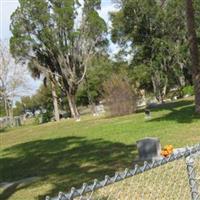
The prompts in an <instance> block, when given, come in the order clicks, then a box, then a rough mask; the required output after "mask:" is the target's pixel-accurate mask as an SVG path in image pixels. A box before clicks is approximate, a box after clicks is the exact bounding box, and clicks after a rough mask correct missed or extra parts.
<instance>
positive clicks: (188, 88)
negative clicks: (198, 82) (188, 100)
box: [182, 85, 194, 96]
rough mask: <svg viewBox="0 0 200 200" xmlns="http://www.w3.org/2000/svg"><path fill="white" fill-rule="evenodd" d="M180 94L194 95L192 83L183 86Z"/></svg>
mask: <svg viewBox="0 0 200 200" xmlns="http://www.w3.org/2000/svg"><path fill="white" fill-rule="evenodd" d="M182 94H183V96H185V95H190V96H192V95H194V86H192V85H188V86H185V87H184V88H183V89H182Z"/></svg>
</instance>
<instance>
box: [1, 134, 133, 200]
mask: <svg viewBox="0 0 200 200" xmlns="http://www.w3.org/2000/svg"><path fill="white" fill-rule="evenodd" d="M12 153H13V154H14V155H17V156H16V157H11V156H9V155H12ZM3 154H4V158H2V159H0V163H1V165H0V171H1V173H0V176H1V177H0V179H1V180H2V181H3V182H9V181H16V180H19V179H23V178H27V177H33V176H36V177H42V178H43V179H44V180H45V181H46V182H48V183H51V184H52V185H53V189H52V190H51V191H50V192H49V194H48V195H50V196H55V195H57V193H58V192H59V191H65V192H66V191H67V190H69V189H70V188H71V187H72V186H75V187H80V186H81V185H82V183H83V182H88V181H91V180H92V179H94V178H98V179H101V178H103V177H104V176H105V175H106V174H108V175H113V174H114V172H115V171H116V170H117V171H118V170H121V169H124V168H126V167H130V166H131V163H132V161H133V159H134V158H135V157H136V146H135V145H125V144H122V143H113V142H110V141H105V140H102V139H94V140H88V139H86V138H84V137H64V138H58V139H52V140H38V141H33V142H28V143H24V144H19V145H16V146H13V147H11V148H8V149H5V150H4V151H3ZM14 192H16V190H12V192H11V193H10V194H6V195H5V194H4V195H5V196H6V199H7V198H9V196H11V195H12V194H13V193H14ZM45 195H46V194H45ZM4 199H5V198H4ZM38 199H44V196H40V197H38Z"/></svg>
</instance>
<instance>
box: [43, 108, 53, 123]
mask: <svg viewBox="0 0 200 200" xmlns="http://www.w3.org/2000/svg"><path fill="white" fill-rule="evenodd" d="M52 117H53V114H52V112H51V111H49V110H47V111H46V112H45V113H43V114H42V123H47V122H50V121H51V119H52Z"/></svg>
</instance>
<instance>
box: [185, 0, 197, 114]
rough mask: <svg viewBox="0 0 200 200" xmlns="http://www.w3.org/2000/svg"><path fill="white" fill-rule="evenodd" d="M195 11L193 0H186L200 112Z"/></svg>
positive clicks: (193, 69)
mask: <svg viewBox="0 0 200 200" xmlns="http://www.w3.org/2000/svg"><path fill="white" fill-rule="evenodd" d="M194 12H195V11H194V7H193V1H192V0H186V16H187V28H188V36H189V38H188V41H189V46H190V54H191V61H192V79H193V84H194V91H195V111H196V113H199V114H200V63H199V50H198V42H197V34H196V30H195V17H194V16H195V14H194Z"/></svg>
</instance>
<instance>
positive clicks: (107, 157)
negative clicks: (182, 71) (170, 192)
mask: <svg viewBox="0 0 200 200" xmlns="http://www.w3.org/2000/svg"><path fill="white" fill-rule="evenodd" d="M193 110H194V105H193V100H192V99H191V98H189V99H184V100H180V101H177V102H175V103H169V104H165V105H163V106H160V107H157V108H154V109H152V119H151V120H148V121H146V120H145V119H144V112H142V111H141V112H138V113H137V114H132V115H128V116H123V117H115V118H106V117H101V118H98V117H91V116H84V117H83V118H82V120H81V121H80V122H74V121H73V120H71V119H70V120H64V121H61V122H51V123H48V124H43V125H39V126H37V125H27V126H24V127H20V128H15V129H10V130H7V131H4V132H1V133H0V148H1V150H0V199H4V200H6V199H9V200H22V199H23V200H34V199H38V200H42V199H44V196H45V195H47V194H48V195H50V196H55V195H56V194H57V193H58V192H59V191H64V192H66V191H68V190H69V189H70V188H71V187H72V186H75V187H79V186H80V185H81V184H82V183H83V182H88V181H91V180H92V179H94V178H98V179H101V178H103V177H104V175H105V174H108V175H113V174H114V172H115V171H120V170H122V169H124V168H128V167H131V163H132V161H133V159H134V158H135V157H136V156H137V151H136V146H135V142H136V141H137V140H139V139H141V138H144V137H159V138H160V140H161V144H162V145H166V144H172V145H173V146H174V147H182V146H186V145H192V144H195V143H198V142H199V141H200V118H199V117H198V116H196V115H194V114H193ZM31 177H38V178H39V180H38V179H37V180H36V181H33V182H28V181H27V178H31ZM19 180H21V181H19ZM15 181H18V182H15ZM2 182H7V183H9V182H15V184H13V185H12V186H10V187H7V188H6V189H3V188H2V187H1V185H2V184H1V183H2Z"/></svg>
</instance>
